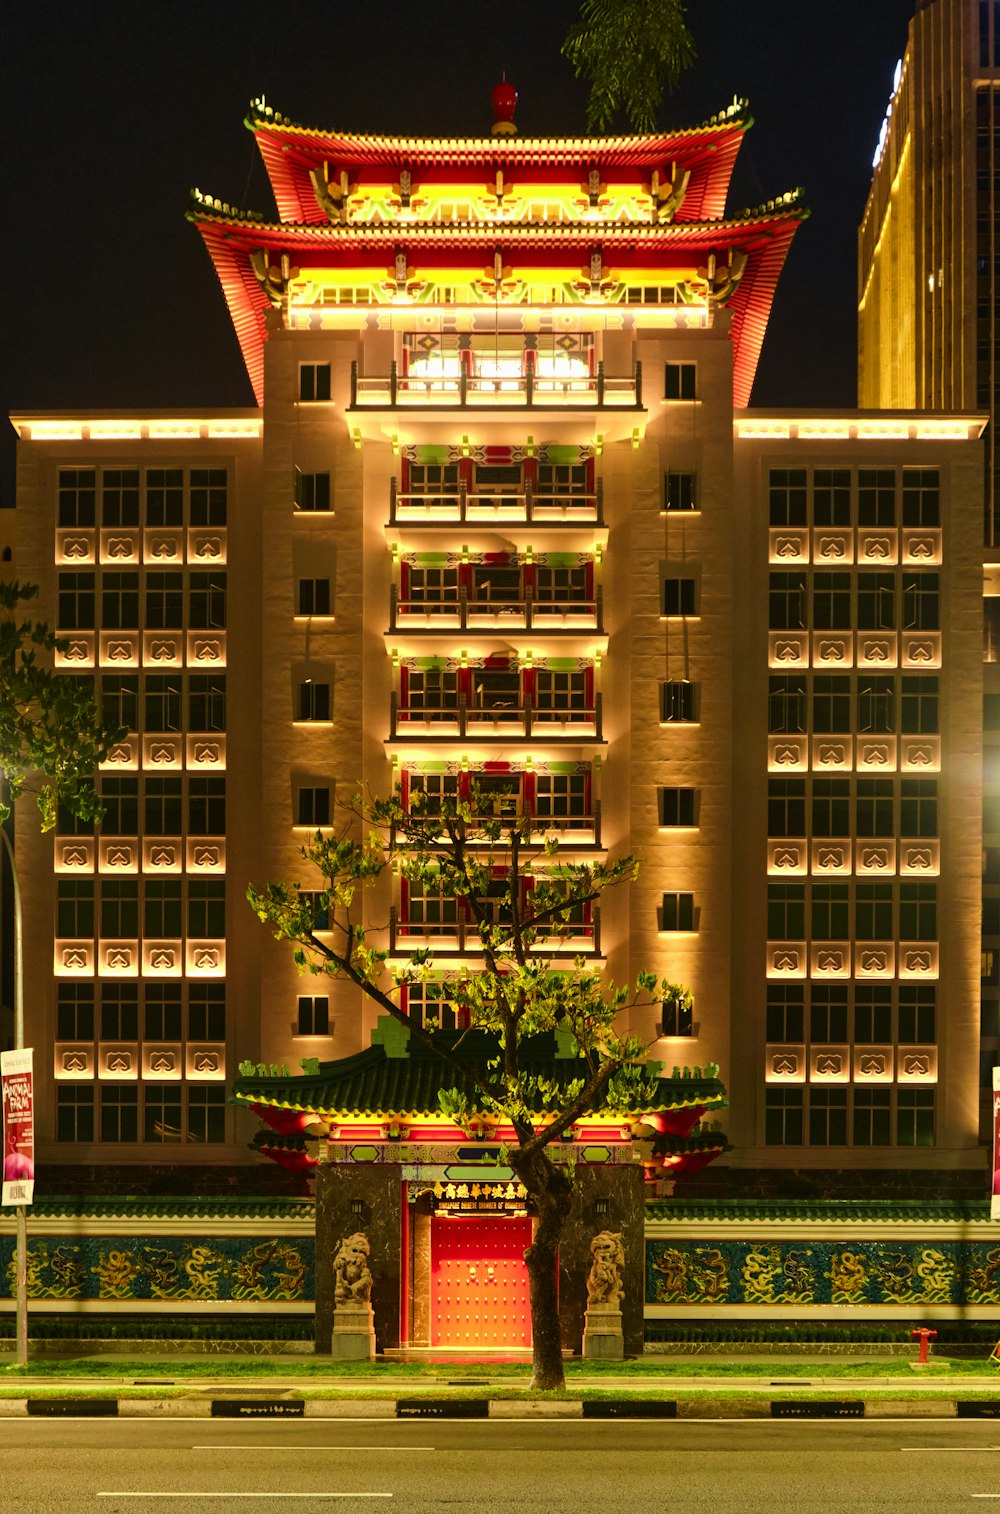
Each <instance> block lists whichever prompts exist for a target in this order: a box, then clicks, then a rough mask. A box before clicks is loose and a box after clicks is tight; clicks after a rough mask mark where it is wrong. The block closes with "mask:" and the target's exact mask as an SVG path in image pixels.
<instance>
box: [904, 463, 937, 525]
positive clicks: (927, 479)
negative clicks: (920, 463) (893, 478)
mask: <svg viewBox="0 0 1000 1514" xmlns="http://www.w3.org/2000/svg"><path fill="white" fill-rule="evenodd" d="M940 523H941V475H940V473H939V472H938V470H937V468H904V469H903V525H904V526H937V525H940Z"/></svg>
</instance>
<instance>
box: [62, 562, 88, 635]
mask: <svg viewBox="0 0 1000 1514" xmlns="http://www.w3.org/2000/svg"><path fill="white" fill-rule="evenodd" d="M94 609H95V595H94V575H93V573H60V574H59V598H58V607H57V610H56V617H57V624H58V626H59V629H60V630H61V631H92V630H93V629H94Z"/></svg>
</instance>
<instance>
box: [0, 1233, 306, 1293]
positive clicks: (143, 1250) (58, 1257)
mask: <svg viewBox="0 0 1000 1514" xmlns="http://www.w3.org/2000/svg"><path fill="white" fill-rule="evenodd" d="M314 1252H315V1247H314V1243H313V1241H312V1239H311V1238H309V1239H304V1238H296V1240H295V1242H294V1244H292V1243H290V1242H288V1241H283V1240H280V1239H279V1240H269V1241H259V1242H257V1243H255V1244H248V1243H247V1242H246V1241H244V1240H231V1239H221V1240H212V1241H208V1242H205V1243H198V1242H196V1241H189V1240H180V1239H174V1238H170V1237H167V1238H162V1239H161V1238H159V1237H157V1238H156V1239H155V1240H153V1239H144V1238H142V1237H139V1236H137V1237H126V1236H114V1237H110V1238H108V1237H101V1236H88V1237H85V1238H82V1239H80V1240H73V1241H64V1240H55V1239H38V1240H31V1241H29V1243H28V1296H29V1297H30V1298H44V1299H106V1300H108V1301H109V1302H110V1301H112V1300H115V1299H119V1300H122V1299H128V1300H136V1301H138V1300H144V1299H174V1300H177V1301H178V1302H181V1301H184V1300H188V1299H190V1300H192V1301H193V1300H206V1299H217V1300H219V1302H220V1303H221V1302H233V1303H235V1302H239V1301H243V1300H252V1299H258V1300H260V1301H261V1302H265V1301H272V1302H287V1303H299V1302H305V1303H308V1302H311V1300H312V1299H313V1297H314V1293H315V1269H314V1262H313V1258H314ZM0 1280H2V1282H0V1297H3V1298H10V1297H12V1296H13V1291H14V1241H13V1237H10V1236H3V1237H0Z"/></svg>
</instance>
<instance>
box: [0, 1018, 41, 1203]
mask: <svg viewBox="0 0 1000 1514" xmlns="http://www.w3.org/2000/svg"><path fill="white" fill-rule="evenodd" d="M31 1057H32V1053H31V1048H30V1047H24V1048H23V1049H22V1050H21V1051H4V1052H0V1096H2V1103H3V1195H2V1197H0V1203H2V1204H30V1203H31V1202H32V1200H33V1198H34V1193H35V1132H34V1108H33V1104H34V1099H33V1092H34V1091H33V1088H32V1082H31Z"/></svg>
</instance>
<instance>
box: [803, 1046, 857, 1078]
mask: <svg viewBox="0 0 1000 1514" xmlns="http://www.w3.org/2000/svg"><path fill="white" fill-rule="evenodd" d="M809 1081H810V1083H849V1082H850V1081H851V1048H850V1047H849V1046H810V1048H809Z"/></svg>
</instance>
